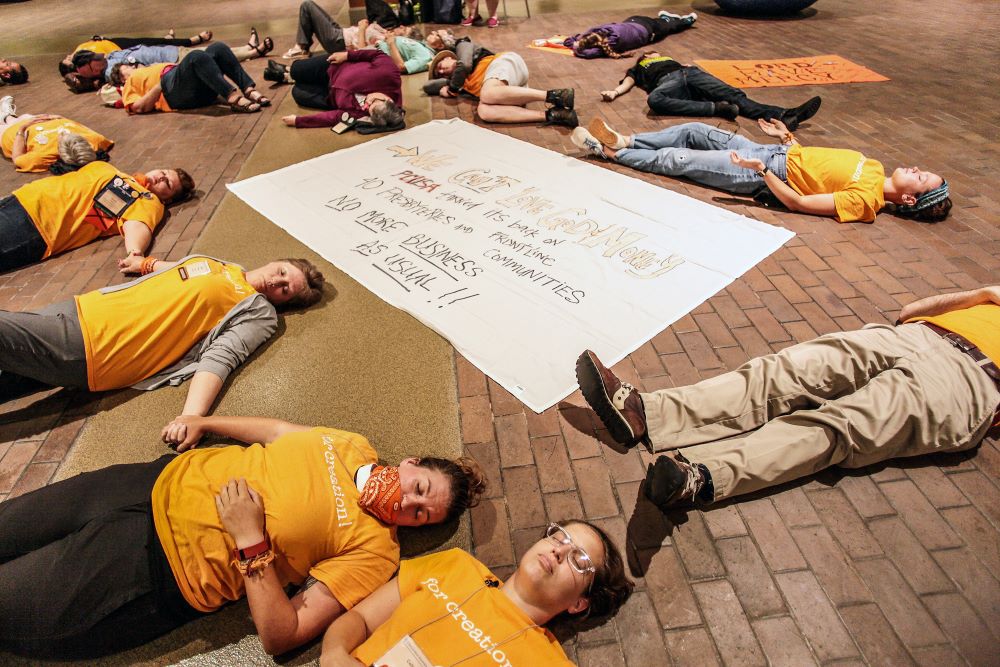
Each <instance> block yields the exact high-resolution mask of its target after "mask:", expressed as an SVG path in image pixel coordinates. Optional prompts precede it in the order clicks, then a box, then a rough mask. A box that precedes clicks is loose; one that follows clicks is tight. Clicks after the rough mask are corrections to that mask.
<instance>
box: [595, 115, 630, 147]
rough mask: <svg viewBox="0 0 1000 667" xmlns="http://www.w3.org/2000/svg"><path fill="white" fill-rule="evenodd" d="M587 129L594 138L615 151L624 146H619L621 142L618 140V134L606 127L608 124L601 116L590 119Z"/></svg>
mask: <svg viewBox="0 0 1000 667" xmlns="http://www.w3.org/2000/svg"><path fill="white" fill-rule="evenodd" d="M587 130H588V131H589V132H590V133H591V134H592V135H594V138H595V139H597V140H598V141H600V142H601V143H602V144H604V145H605V146H607V147H608V148H611V149H613V150H616V151H620V150H622V149H623V148H625V146H620V145H619V144H621V143H623V142H622V141H620V140H619V138H620V135H619V134H618V133H617V132H615V131H614V130H612V129H611V128H610V127H608V124H607V123H605V122H604V120H603V119H601V118H595V119H594V120H592V121H590V125H588V126H587Z"/></svg>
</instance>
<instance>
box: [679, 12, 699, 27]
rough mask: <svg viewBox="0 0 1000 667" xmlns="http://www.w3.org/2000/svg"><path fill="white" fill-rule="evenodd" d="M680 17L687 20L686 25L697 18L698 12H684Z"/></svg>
mask: <svg viewBox="0 0 1000 667" xmlns="http://www.w3.org/2000/svg"><path fill="white" fill-rule="evenodd" d="M681 18H682V19H684V20H685V21H687V22H688V25H690V24H692V23H694V22H695V21H697V20H698V12H691V13H690V14H685V15H684V16H682V17H681Z"/></svg>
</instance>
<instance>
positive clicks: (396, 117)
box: [368, 100, 404, 127]
mask: <svg viewBox="0 0 1000 667" xmlns="http://www.w3.org/2000/svg"><path fill="white" fill-rule="evenodd" d="M368 115H369V116H371V119H372V125H378V126H380V127H395V126H397V125H399V124H401V123H402V122H403V116H404V112H403V110H402V109H400V108H399V107H398V106H397V105H396V103H395V102H393V101H392V100H385V103H384V104H379V105H378V106H374V107H372V108H371V109H370V110H369V114H368Z"/></svg>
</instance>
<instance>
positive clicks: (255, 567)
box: [233, 549, 274, 577]
mask: <svg viewBox="0 0 1000 667" xmlns="http://www.w3.org/2000/svg"><path fill="white" fill-rule="evenodd" d="M273 562H274V552H273V551H271V550H270V549H268V550H267V551H265V552H263V553H260V554H258V555H256V556H254V557H253V558H248V559H247V560H236V559H233V567H235V568H236V569H237V570H239V572H240V574H242V575H243V576H244V577H255V576H258V575H261V574H263V572H264V570H266V569H267V568H268V567H269V566H270V565H271V563H273Z"/></svg>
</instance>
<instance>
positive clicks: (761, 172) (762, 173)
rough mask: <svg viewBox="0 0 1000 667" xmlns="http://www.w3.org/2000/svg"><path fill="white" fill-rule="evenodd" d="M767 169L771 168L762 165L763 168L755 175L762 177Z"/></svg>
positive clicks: (765, 174)
mask: <svg viewBox="0 0 1000 667" xmlns="http://www.w3.org/2000/svg"><path fill="white" fill-rule="evenodd" d="M769 171H771V170H770V169H768V168H767V165H764V168H763V169H761V170H760V171H758V172H757V175H758V176H760V177H761V178H763V177H765V176H767V172H769Z"/></svg>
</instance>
